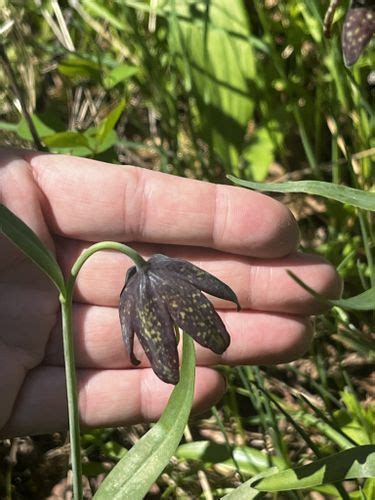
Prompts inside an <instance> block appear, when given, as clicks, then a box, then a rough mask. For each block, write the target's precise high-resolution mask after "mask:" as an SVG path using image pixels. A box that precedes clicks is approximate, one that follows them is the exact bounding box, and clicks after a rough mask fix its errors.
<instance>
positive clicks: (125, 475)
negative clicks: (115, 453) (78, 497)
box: [94, 334, 195, 500]
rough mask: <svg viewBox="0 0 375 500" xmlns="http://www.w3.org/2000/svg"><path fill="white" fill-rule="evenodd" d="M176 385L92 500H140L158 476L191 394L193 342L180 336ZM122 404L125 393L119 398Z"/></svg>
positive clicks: (174, 442)
mask: <svg viewBox="0 0 375 500" xmlns="http://www.w3.org/2000/svg"><path fill="white" fill-rule="evenodd" d="M183 337H184V348H183V360H182V367H181V376H180V382H179V383H178V384H177V385H176V387H175V388H174V390H173V392H172V394H171V397H170V398H169V402H168V405H167V407H166V408H165V410H164V412H163V414H162V416H161V417H160V419H159V421H158V422H157V423H156V424H155V425H154V426H153V427H152V429H151V430H150V431H148V432H147V434H145V435H144V436H143V437H142V439H140V440H139V441H138V442H137V444H136V445H134V446H133V448H131V449H130V450H129V452H128V453H127V454H126V455H125V457H124V458H123V459H122V460H121V461H120V462H119V463H118V464H117V465H116V467H115V468H114V469H113V470H112V471H111V472H110V473H109V474H108V476H107V477H106V479H105V480H104V482H103V483H102V485H101V486H100V488H99V490H98V492H97V493H96V494H95V497H94V498H95V500H108V499H109V498H110V499H111V500H122V499H123V498H131V499H132V500H138V499H139V500H140V499H142V498H143V497H144V496H145V495H146V494H147V492H148V490H149V488H150V486H151V485H152V484H153V482H154V481H155V480H156V479H157V478H158V477H159V475H160V474H161V472H162V471H163V470H164V468H165V467H166V465H167V464H168V462H169V459H170V458H171V456H172V455H173V454H174V453H175V451H176V448H177V446H178V444H179V442H180V440H181V437H182V435H183V433H184V429H185V426H186V423H187V421H188V418H189V414H190V409H191V405H192V402H193V395H194V378H195V375H194V373H195V353H194V344H193V340H192V339H191V338H190V337H189V336H188V335H186V334H184V336H183ZM123 397H124V404H126V394H124V395H123Z"/></svg>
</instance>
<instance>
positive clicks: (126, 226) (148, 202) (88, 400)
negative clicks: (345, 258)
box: [0, 150, 341, 436]
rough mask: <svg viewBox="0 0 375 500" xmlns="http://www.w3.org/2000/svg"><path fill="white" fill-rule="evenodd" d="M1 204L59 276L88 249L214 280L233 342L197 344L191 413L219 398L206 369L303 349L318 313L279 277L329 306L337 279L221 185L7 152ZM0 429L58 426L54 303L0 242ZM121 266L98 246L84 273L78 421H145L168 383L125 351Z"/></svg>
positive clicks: (240, 192) (251, 203) (270, 208)
mask: <svg viewBox="0 0 375 500" xmlns="http://www.w3.org/2000/svg"><path fill="white" fill-rule="evenodd" d="M0 202H1V203H3V204H5V205H6V206H7V207H8V208H9V209H10V210H12V211H13V212H14V213H15V214H16V215H18V216H19V217H20V218H21V219H22V220H23V221H24V222H25V223H26V224H28V225H29V226H30V227H31V228H32V229H33V230H34V231H35V232H36V233H37V234H38V236H39V238H40V239H41V240H42V241H43V242H44V243H45V244H46V245H48V246H49V248H50V249H51V250H52V251H53V252H54V253H55V254H56V257H57V259H58V262H59V264H60V266H61V267H62V269H63V271H64V273H65V274H67V273H68V272H69V270H70V267H71V266H72V264H73V262H74V261H75V259H76V258H77V257H78V255H79V254H80V253H81V252H82V251H83V250H84V249H85V248H87V247H88V246H90V245H91V244H92V243H93V242H96V241H102V240H115V241H123V242H128V243H129V244H130V245H131V246H133V247H134V248H135V249H137V250H138V251H139V252H140V253H142V254H143V255H144V256H146V257H148V256H150V255H152V254H153V253H164V254H166V255H169V256H171V257H179V258H183V259H186V260H190V261H191V262H193V263H194V264H196V265H198V266H200V267H202V268H204V269H206V270H207V271H209V272H211V273H212V274H214V275H216V276H217V277H218V278H219V279H221V280H223V281H225V282H226V283H227V284H228V285H229V286H230V287H231V288H233V290H234V291H235V292H236V294H237V296H238V298H239V301H240V303H241V306H242V311H241V312H237V311H235V310H234V309H231V305H230V304H229V303H227V302H224V301H220V300H219V299H213V303H214V305H215V306H216V307H217V309H218V311H219V314H220V315H221V317H222V319H223V321H224V323H225V324H226V326H227V329H228V331H229V333H230V334H231V337H232V342H231V345H230V347H229V348H228V350H227V351H226V352H225V353H224V354H223V355H221V356H219V355H217V354H214V353H212V352H211V351H209V350H207V349H204V348H203V347H200V346H197V362H198V365H199V367H198V369H197V384H196V394H195V409H196V411H200V410H203V409H206V408H208V407H209V406H210V405H212V404H213V403H214V402H215V401H217V400H218V399H219V398H220V397H221V396H222V394H223V392H224V390H225V382H224V380H223V379H222V377H221V375H220V374H219V373H218V372H216V371H215V370H214V369H212V368H210V366H213V365H215V364H218V363H227V364H232V365H233V364H250V363H257V364H271V363H278V362H284V361H288V360H291V359H294V358H295V357H297V356H299V355H301V354H303V353H304V352H305V351H306V349H307V347H308V345H309V341H310V339H311V335H312V332H311V328H310V326H309V320H308V316H309V315H312V314H316V313H319V312H321V311H322V306H321V305H319V304H318V303H316V302H315V301H314V300H313V299H312V298H311V296H310V295H308V294H307V293H306V292H305V291H304V290H303V289H301V288H300V287H299V286H298V285H297V284H296V283H295V282H294V281H293V280H292V279H291V278H290V277H289V276H288V275H287V273H286V269H291V270H293V271H294V272H295V273H296V274H298V275H299V276H300V277H301V279H303V280H304V281H306V282H307V283H308V284H309V285H310V286H312V287H313V288H315V289H316V290H317V291H319V292H321V293H323V294H325V295H327V296H329V297H332V298H336V297H338V296H339V294H340V290H341V283H340V280H339V278H338V276H337V274H336V272H335V270H334V269H333V268H332V267H331V266H330V265H329V264H328V263H327V262H325V261H323V260H322V259H320V258H318V257H315V256H311V255H306V254H300V253H298V252H297V250H296V249H297V246H298V229H297V225H296V223H295V221H294V219H293V217H292V216H291V214H290V212H289V211H288V210H287V209H286V208H285V207H284V206H283V205H281V204H280V203H278V202H276V201H275V200H273V199H271V198H269V197H267V196H264V195H261V194H259V193H255V192H250V191H247V190H244V189H241V188H235V187H230V186H216V185H213V184H208V183H204V182H199V181H194V180H190V179H181V178H178V177H174V176H170V175H166V174H161V173H158V172H152V171H148V170H144V169H139V168H136V167H130V166H125V167H124V166H115V165H109V164H105V163H101V162H97V161H93V160H87V159H81V158H74V157H67V156H60V155H42V154H38V153H31V152H26V151H14V150H6V151H3V152H2V153H1V156H0ZM0 254H1V260H0V386H1V389H2V390H1V393H2V395H3V401H2V405H1V407H0V429H1V430H0V435H1V436H11V435H22V434H32V433H44V432H51V431H55V430H61V429H64V428H66V426H67V409H66V396H65V378H64V368H63V354H62V339H61V327H60V319H59V307H58V296H57V292H56V290H55V289H54V287H53V285H51V284H50V282H49V281H48V279H47V278H46V277H45V276H44V275H43V274H42V272H41V271H39V270H38V269H37V268H36V266H35V265H34V264H33V263H31V262H29V261H28V260H27V259H26V258H25V257H24V256H23V255H22V254H21V253H20V252H19V251H18V250H16V249H15V248H14V247H13V246H12V244H11V243H10V242H9V241H7V240H6V239H5V238H3V237H0ZM130 265H131V262H130V260H129V259H128V258H127V257H125V256H124V255H122V254H117V253H113V252H109V251H108V252H100V253H97V254H95V255H94V256H93V257H91V258H90V259H89V260H88V261H87V263H86V264H85V266H84V267H83V268H82V270H81V272H80V274H79V277H78V280H77V284H76V291H75V298H74V305H73V321H74V336H75V351H76V363H77V370H78V381H79V406H80V415H81V420H82V423H83V425H86V426H114V425H116V424H124V423H135V422H140V421H152V420H155V419H157V418H158V416H159V415H160V414H161V412H162V410H163V408H164V406H165V404H166V402H167V399H168V396H169V394H170V392H171V390H172V386H170V385H167V384H164V383H163V382H161V381H160V380H159V379H158V378H157V377H156V376H155V375H154V373H153V372H152V370H151V369H150V367H149V365H148V361H147V358H146V357H145V355H144V353H143V352H142V350H141V348H140V346H139V345H138V344H137V343H136V345H135V354H136V357H137V358H138V359H140V360H141V365H140V366H139V367H137V368H134V367H133V366H132V365H131V363H130V360H129V357H128V355H127V353H126V351H125V349H124V346H123V343H122V338H121V333H120V324H119V319H118V311H117V306H118V300H119V293H120V291H121V288H122V286H123V283H124V278H125V274H126V270H127V268H128V267H129V266H130Z"/></svg>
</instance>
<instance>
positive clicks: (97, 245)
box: [67, 241, 146, 294]
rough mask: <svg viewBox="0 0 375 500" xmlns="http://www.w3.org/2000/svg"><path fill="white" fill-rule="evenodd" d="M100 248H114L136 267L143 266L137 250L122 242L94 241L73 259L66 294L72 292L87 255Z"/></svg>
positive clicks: (143, 260) (89, 255)
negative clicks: (128, 258)
mask: <svg viewBox="0 0 375 500" xmlns="http://www.w3.org/2000/svg"><path fill="white" fill-rule="evenodd" d="M100 250H115V251H117V252H121V253H124V254H125V255H127V256H128V257H130V258H131V259H132V261H133V262H134V264H135V265H136V266H137V267H138V268H140V267H143V266H144V265H145V264H146V261H145V259H144V258H143V257H141V255H139V253H138V252H136V251H135V250H133V248H130V247H128V246H127V245H124V244H123V243H117V242H116V241H101V242H100V243H95V244H94V245H91V247H89V248H88V249H87V250H85V251H84V252H82V254H81V255H80V256H79V257H78V259H77V260H76V261H75V263H74V265H73V267H72V269H71V271H70V278H69V280H68V283H67V293H68V294H69V293H71V292H72V289H73V287H74V283H75V281H76V278H77V274H78V272H79V270H80V269H81V267H82V266H83V264H84V263H85V262H86V260H87V259H88V258H89V257H91V255H93V254H94V253H95V252H99V251H100Z"/></svg>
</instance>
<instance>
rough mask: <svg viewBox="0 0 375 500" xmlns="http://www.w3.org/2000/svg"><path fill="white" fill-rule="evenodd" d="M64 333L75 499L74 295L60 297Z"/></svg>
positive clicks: (78, 485) (78, 488) (76, 494)
mask: <svg viewBox="0 0 375 500" xmlns="http://www.w3.org/2000/svg"><path fill="white" fill-rule="evenodd" d="M60 304H61V315H62V331H63V344H64V361H65V380H66V394H67V400H68V414H69V437H70V446H71V464H72V472H73V498H74V500H81V498H82V467H81V444H80V431H79V411H78V396H77V376H76V371H75V361H74V349H73V330H72V295H71V294H69V295H68V296H67V297H64V296H63V295H60Z"/></svg>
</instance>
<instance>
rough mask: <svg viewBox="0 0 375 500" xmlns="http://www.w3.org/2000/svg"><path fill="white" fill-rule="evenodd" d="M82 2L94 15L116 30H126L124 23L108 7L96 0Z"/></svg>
mask: <svg viewBox="0 0 375 500" xmlns="http://www.w3.org/2000/svg"><path fill="white" fill-rule="evenodd" d="M82 3H83V5H84V6H85V7H87V9H88V10H89V11H90V12H91V13H92V14H94V16H97V17H99V18H100V19H103V20H104V21H106V22H107V23H109V24H110V25H111V26H113V27H114V28H116V29H118V30H126V25H125V23H123V22H122V21H120V19H119V18H118V16H116V15H115V14H113V13H112V12H111V11H110V9H109V8H108V7H105V6H104V5H102V4H101V3H100V2H98V1H97V0H83V2H82ZM105 3H106V2H105Z"/></svg>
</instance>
